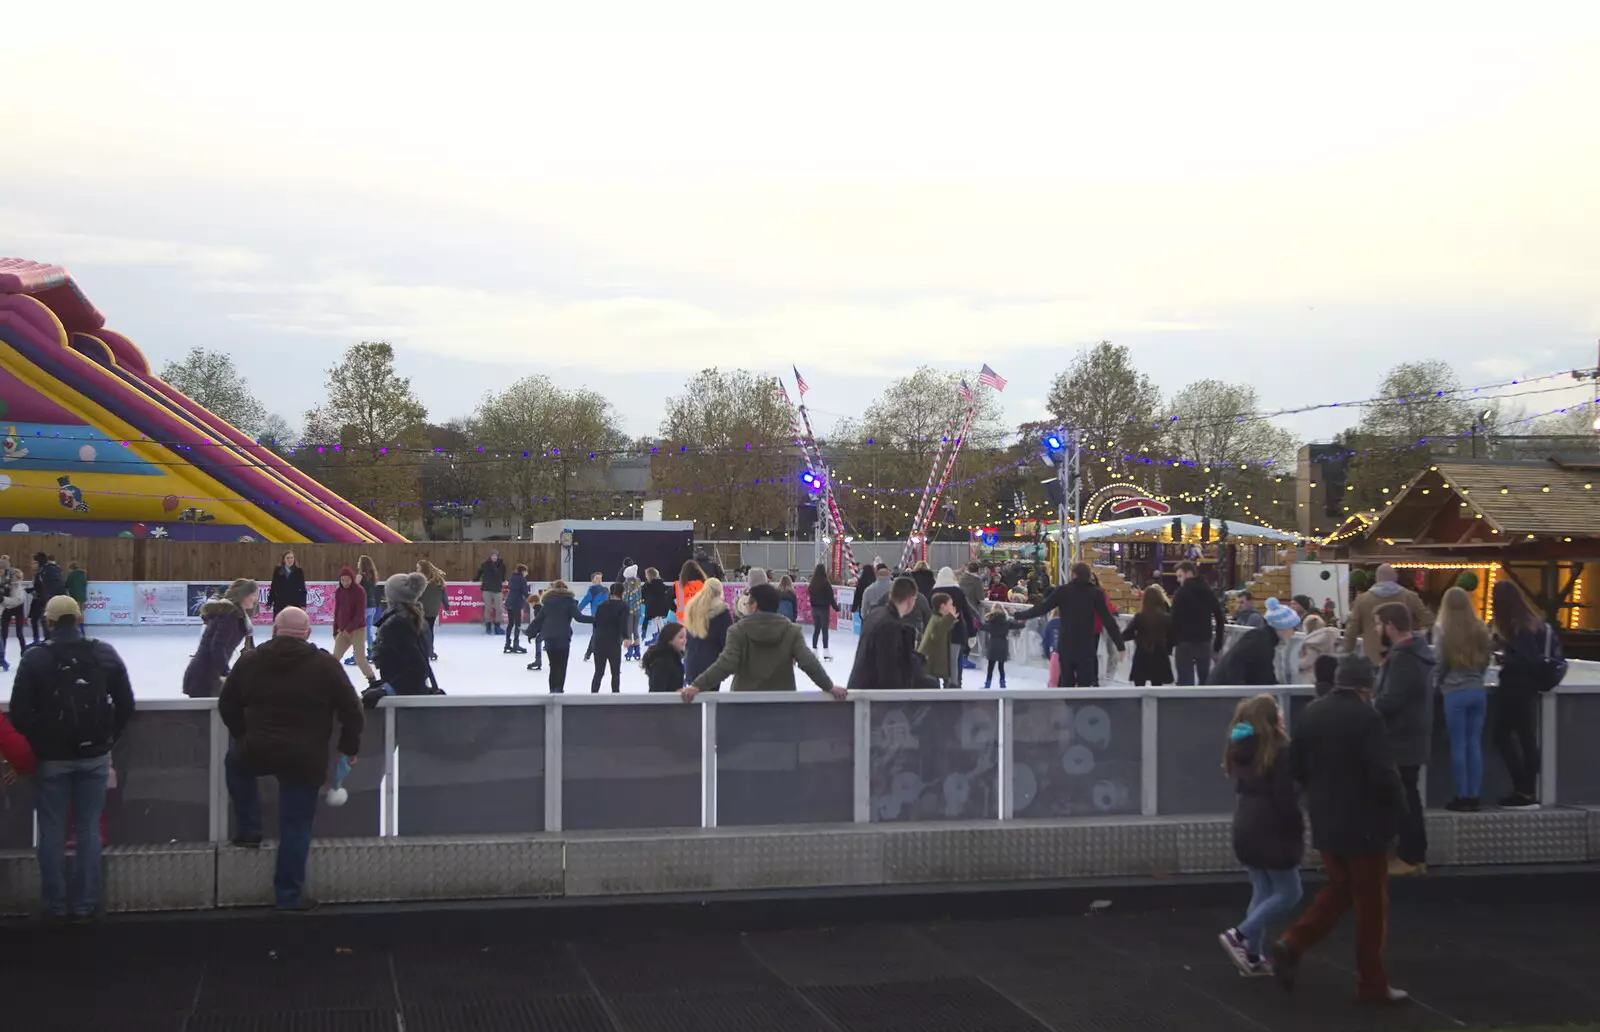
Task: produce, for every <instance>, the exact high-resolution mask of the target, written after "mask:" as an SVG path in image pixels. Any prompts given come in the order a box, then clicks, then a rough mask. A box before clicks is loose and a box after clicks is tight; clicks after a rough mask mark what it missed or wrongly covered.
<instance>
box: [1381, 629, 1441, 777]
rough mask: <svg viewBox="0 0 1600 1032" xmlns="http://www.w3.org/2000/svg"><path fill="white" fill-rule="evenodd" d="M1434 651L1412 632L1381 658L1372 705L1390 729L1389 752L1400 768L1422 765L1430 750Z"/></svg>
mask: <svg viewBox="0 0 1600 1032" xmlns="http://www.w3.org/2000/svg"><path fill="white" fill-rule="evenodd" d="M1433 668H1434V659H1433V650H1432V649H1431V648H1429V647H1428V643H1427V642H1425V641H1423V640H1422V638H1421V637H1420V636H1417V635H1412V637H1411V640H1410V641H1408V642H1406V643H1405V644H1404V645H1397V646H1395V647H1394V648H1391V649H1390V650H1389V654H1388V655H1387V656H1385V657H1384V660H1383V666H1382V667H1380V668H1379V669H1378V686H1377V689H1376V690H1375V691H1374V693H1373V696H1372V707H1373V709H1376V710H1377V711H1378V712H1379V713H1381V714H1382V715H1383V720H1384V724H1385V725H1386V726H1387V727H1388V729H1389V752H1390V753H1391V754H1392V755H1393V756H1394V762H1395V764H1396V765H1397V766H1401V767H1421V766H1423V765H1424V764H1426V763H1427V762H1428V754H1429V753H1430V752H1432V750H1433Z"/></svg>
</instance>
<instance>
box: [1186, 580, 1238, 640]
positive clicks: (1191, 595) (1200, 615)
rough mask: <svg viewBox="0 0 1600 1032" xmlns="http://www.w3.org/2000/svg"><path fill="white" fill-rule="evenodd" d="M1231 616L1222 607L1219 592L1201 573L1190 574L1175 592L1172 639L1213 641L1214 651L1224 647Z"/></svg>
mask: <svg viewBox="0 0 1600 1032" xmlns="http://www.w3.org/2000/svg"><path fill="white" fill-rule="evenodd" d="M1227 625H1228V616H1227V614H1226V613H1224V612H1223V611H1222V603H1221V602H1220V601H1218V599H1217V595H1216V592H1214V591H1212V590H1211V589H1210V588H1209V587H1207V586H1206V583H1205V581H1203V580H1201V579H1200V578H1199V577H1190V578H1189V579H1188V580H1186V581H1184V582H1183V583H1182V584H1180V585H1178V591H1177V593H1176V594H1174V595H1173V596H1172V641H1173V644H1177V643H1178V642H1180V641H1182V642H1196V641H1209V642H1211V651H1213V652H1220V651H1222V640H1223V636H1224V634H1225V633H1226V632H1225V631H1224V630H1223V628H1224V627H1226V626H1227Z"/></svg>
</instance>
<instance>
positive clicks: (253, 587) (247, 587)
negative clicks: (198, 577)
mask: <svg viewBox="0 0 1600 1032" xmlns="http://www.w3.org/2000/svg"><path fill="white" fill-rule="evenodd" d="M260 590H261V589H260V586H259V585H257V584H256V582H255V581H253V580H246V579H240V580H236V581H234V582H233V583H232V584H229V585H228V587H227V590H225V591H224V592H223V593H222V597H223V598H225V599H227V600H228V601H229V602H233V603H239V602H243V601H244V600H245V599H247V598H249V597H250V596H251V595H254V594H256V593H257V592H258V591H260Z"/></svg>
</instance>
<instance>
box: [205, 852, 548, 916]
mask: <svg viewBox="0 0 1600 1032" xmlns="http://www.w3.org/2000/svg"><path fill="white" fill-rule="evenodd" d="M277 858H278V852H277V848H276V844H275V843H272V842H268V843H266V844H264V845H263V846H262V847H261V848H260V849H236V848H234V847H233V846H223V847H221V848H220V849H218V850H217V852H216V867H217V875H216V890H217V895H216V905H217V906H219V907H249V906H270V905H271V904H272V901H273V893H272V877H273V870H274V868H275V867H276V865H277ZM564 878H565V873H564V870H563V856H562V842H561V839H560V838H557V837H554V836H543V835H538V836H460V837H451V838H383V839H378V838H371V839H327V840H324V841H320V842H315V843H313V844H312V846H311V857H310V860H309V861H308V863H307V865H306V891H307V892H308V893H309V894H311V895H312V896H314V897H316V898H317V899H318V900H321V901H322V902H324V903H391V902H402V901H416V900H445V899H526V898H530V897H539V896H559V895H561V894H562V890H563V882H564Z"/></svg>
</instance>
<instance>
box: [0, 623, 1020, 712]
mask: <svg viewBox="0 0 1600 1032" xmlns="http://www.w3.org/2000/svg"><path fill="white" fill-rule="evenodd" d="M89 631H90V636H91V637H95V638H99V639H101V640H102V641H105V642H108V643H110V644H111V645H112V646H114V647H115V648H116V650H117V652H118V653H119V654H120V655H121V656H122V659H123V662H124V663H126V664H127V665H128V672H129V675H130V676H131V678H132V680H133V691H134V695H135V697H136V698H141V699H181V698H183V688H182V685H183V668H184V667H185V666H186V665H187V664H188V662H189V656H190V655H191V654H193V652H194V650H195V647H196V646H197V645H198V644H199V641H200V628H198V627H91V628H89ZM575 631H576V633H575V635H574V637H573V639H572V658H571V661H570V663H569V665H568V668H567V684H566V690H567V691H568V692H583V691H588V689H589V682H590V679H591V678H592V677H593V675H594V664H593V663H592V662H589V663H585V662H583V653H584V650H585V648H586V647H587V645H588V628H586V627H583V626H578V627H576V628H575ZM268 633H270V632H269V631H268V629H266V628H257V631H256V634H257V638H256V640H257V641H262V640H265V635H266V634H268ZM312 640H313V641H315V642H316V643H317V644H318V645H320V646H322V647H323V648H325V649H331V648H332V647H333V635H332V633H330V632H329V631H328V629H327V628H325V627H323V628H318V629H317V632H316V635H315V636H314V637H313V639H312ZM830 642H831V644H832V646H833V647H832V649H831V650H830V653H831V654H832V656H833V660H832V662H829V663H827V664H825V665H826V666H827V668H828V672H829V673H830V674H831V675H832V676H833V679H834V681H835V682H836V683H838V684H841V685H842V684H845V683H847V682H848V681H849V680H850V665H851V661H852V660H853V659H854V658H855V652H856V636H855V635H854V634H852V633H851V632H849V631H834V632H832V633H831V635H830ZM806 643H807V644H810V630H809V628H808V629H807V631H806ZM11 646H12V647H11V648H10V649H9V650H8V652H7V658H8V659H9V660H10V661H11V662H12V668H13V670H15V664H16V658H17V656H16V647H15V646H16V642H15V641H13V642H12V643H11ZM502 646H503V640H502V639H501V638H500V637H499V636H498V635H494V636H491V635H487V634H484V633H483V628H482V627H475V628H474V627H459V626H457V627H440V628H439V629H438V640H437V643H436V649H437V651H438V653H439V659H438V661H437V662H435V663H434V665H433V669H434V675H435V676H436V677H437V678H438V680H439V686H440V687H441V688H443V689H444V690H445V692H446V693H447V694H449V695H530V694H543V693H545V692H547V691H548V690H549V676H550V662H549V659H548V657H547V658H546V660H545V668H544V670H542V671H530V670H527V669H526V666H527V664H528V662H529V661H530V660H532V659H533V650H532V646H529V651H528V654H527V655H525V656H523V655H507V654H506V653H504V652H502V651H501V649H502ZM974 658H975V659H977V660H978V662H979V663H980V664H982V663H983V661H982V658H981V657H978V656H974ZM345 669H346V670H347V671H348V672H349V674H350V680H351V681H352V682H353V683H355V684H356V685H357V687H359V688H364V687H366V683H365V681H364V680H363V679H362V677H361V674H360V672H359V671H358V670H357V669H356V668H355V667H353V666H352V667H346V668H345ZM983 673H984V670H983V668H982V666H980V669H978V670H968V671H966V677H965V680H964V682H963V687H967V688H982V687H983ZM11 676H12V675H11V674H9V673H7V674H0V678H3V682H0V683H5V684H7V685H8V687H7V688H6V689H5V694H6V695H7V696H9V695H10V694H11V693H10V688H9V682H10V679H11ZM1045 677H1046V671H1045V670H1044V668H1042V667H1039V666H1022V665H1020V664H1014V663H1007V664H1006V684H1007V686H1008V687H1011V688H1043V687H1045ZM795 683H796V684H797V685H798V686H799V687H800V688H801V689H810V690H815V689H816V686H815V685H813V684H812V683H811V679H810V678H808V677H806V676H805V675H804V674H802V673H800V672H799V671H796V672H795ZM998 684H999V678H998V677H996V686H998ZM610 687H611V681H610V672H609V671H607V677H606V680H605V681H603V682H602V684H601V690H602V691H609V690H610ZM723 687H724V688H726V687H727V684H726V683H725V684H724V686H723ZM646 689H647V683H646V680H645V674H644V670H643V669H641V668H640V666H639V664H638V662H637V661H629V662H625V663H623V664H622V690H623V691H625V692H644V691H646Z"/></svg>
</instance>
